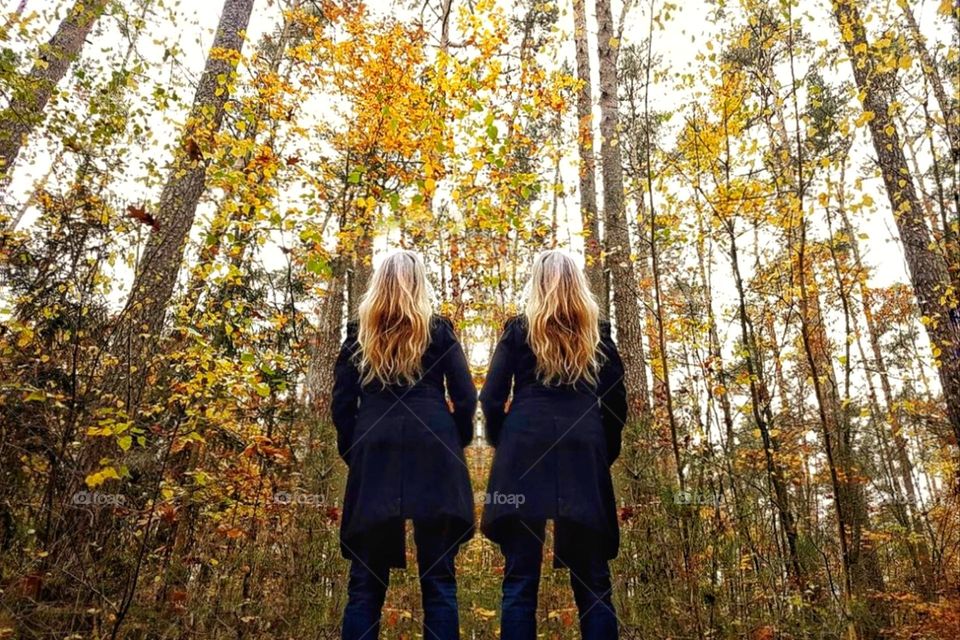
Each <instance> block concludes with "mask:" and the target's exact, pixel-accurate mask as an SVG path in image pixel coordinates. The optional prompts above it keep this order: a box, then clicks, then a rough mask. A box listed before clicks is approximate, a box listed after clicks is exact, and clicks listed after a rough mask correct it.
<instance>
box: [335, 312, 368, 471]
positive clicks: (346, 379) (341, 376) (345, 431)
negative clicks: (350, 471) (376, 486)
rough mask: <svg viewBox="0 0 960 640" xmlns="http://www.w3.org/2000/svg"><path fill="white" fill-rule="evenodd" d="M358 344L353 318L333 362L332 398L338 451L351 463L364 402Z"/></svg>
mask: <svg viewBox="0 0 960 640" xmlns="http://www.w3.org/2000/svg"><path fill="white" fill-rule="evenodd" d="M357 347H358V344H357V325H356V323H354V322H350V323H349V324H347V337H346V339H345V340H344V341H343V345H342V346H341V347H340V353H339V354H338V355H337V361H336V363H335V364H334V366H333V393H332V398H331V401H330V411H331V414H332V418H333V426H334V427H335V428H336V430H337V451H338V452H339V453H340V457H341V458H343V460H344V461H345V462H347V464H349V463H350V460H349V455H348V453H349V451H350V447H351V445H352V443H353V432H354V428H355V427H356V424H357V410H358V409H359V402H360V387H361V384H360V371H359V369H358V368H357V364H356V362H355V360H354V354H355V353H356V350H357Z"/></svg>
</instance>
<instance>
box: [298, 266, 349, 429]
mask: <svg viewBox="0 0 960 640" xmlns="http://www.w3.org/2000/svg"><path fill="white" fill-rule="evenodd" d="M342 260H343V259H342V258H341V257H338V258H336V261H335V262H334V264H333V270H332V271H333V273H332V274H331V276H330V285H329V287H328V288H327V291H326V294H325V295H324V297H323V300H322V301H321V303H320V309H319V310H318V314H317V316H318V319H319V324H318V325H317V329H316V333H315V335H314V337H313V340H312V344H311V348H312V357H311V359H310V368H309V371H308V374H307V384H306V386H307V391H308V393H309V396H310V397H309V401H310V406H311V408H312V410H313V415H314V416H315V418H316V420H315V422H316V424H315V425H314V428H313V431H312V432H311V436H313V435H314V432H315V431H316V429H317V428H318V427H319V426H321V425H322V424H324V423H327V421H329V420H330V399H331V390H332V389H333V364H334V362H335V361H336V359H337V354H338V353H339V350H340V340H341V331H342V328H343V317H344V316H343V310H344V306H343V305H344V288H345V287H344V281H345V279H344V268H343V266H342V265H343V262H342Z"/></svg>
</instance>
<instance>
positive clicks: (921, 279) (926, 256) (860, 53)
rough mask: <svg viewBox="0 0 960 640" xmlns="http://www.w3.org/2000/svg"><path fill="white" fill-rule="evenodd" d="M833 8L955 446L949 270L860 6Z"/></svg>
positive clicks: (956, 376) (959, 342)
mask: <svg viewBox="0 0 960 640" xmlns="http://www.w3.org/2000/svg"><path fill="white" fill-rule="evenodd" d="M833 9H834V15H835V17H836V20H837V24H838V25H839V27H840V33H841V39H842V40H843V43H844V46H845V47H846V49H847V54H848V55H849V56H850V62H851V65H852V67H853V75H854V78H855V79H856V82H857V87H858V88H859V89H860V95H861V97H862V102H863V108H864V111H865V112H869V113H871V114H872V117H871V119H870V122H869V127H870V133H871V134H872V136H873V146H874V150H875V152H876V154H877V159H878V161H879V164H880V170H881V172H882V174H883V181H884V184H885V185H886V189H887V195H888V197H889V199H890V207H891V209H892V210H893V214H894V219H895V220H896V223H897V229H898V230H899V232H900V239H901V241H902V243H903V249H904V253H905V255H906V259H907V266H908V267H909V271H910V280H911V282H912V283H913V289H914V292H915V293H916V296H917V303H918V305H919V307H920V313H921V315H922V316H923V317H924V326H925V327H926V329H927V334H928V336H929V337H930V342H931V343H932V346H933V349H934V353H935V355H936V356H937V363H938V365H937V368H938V371H939V374H940V385H941V388H942V391H943V397H944V400H945V401H946V406H947V417H948V419H949V421H950V424H951V426H952V428H953V432H954V437H955V439H956V443H955V444H956V445H958V446H960V317H958V314H960V310H958V309H957V303H956V295H957V294H956V293H955V292H953V293H951V291H950V276H949V273H948V270H947V265H946V262H945V261H944V258H943V256H942V255H940V254H939V253H937V252H936V250H935V249H934V248H933V247H932V239H931V237H930V230H929V229H928V228H927V225H926V222H925V221H924V219H923V212H922V210H921V207H920V201H919V198H918V197H917V191H916V187H915V186H914V182H913V176H911V175H910V170H909V168H908V166H907V160H906V158H905V157H904V153H903V148H902V146H901V143H900V137H899V133H898V131H897V128H896V126H895V124H894V120H893V117H892V116H891V114H890V111H889V107H890V105H889V104H888V102H887V101H886V99H885V98H884V94H883V89H882V84H883V82H884V78H883V77H882V76H881V74H880V72H879V71H878V70H877V68H876V66H875V64H874V60H873V59H872V58H871V57H870V54H869V45H868V43H867V36H866V31H865V29H864V26H863V21H862V19H861V16H860V10H859V9H858V8H857V5H856V3H855V2H854V1H853V0H833Z"/></svg>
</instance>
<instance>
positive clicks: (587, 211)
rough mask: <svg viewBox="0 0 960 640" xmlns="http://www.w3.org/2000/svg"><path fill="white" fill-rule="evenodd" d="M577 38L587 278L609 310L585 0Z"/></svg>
mask: <svg viewBox="0 0 960 640" xmlns="http://www.w3.org/2000/svg"><path fill="white" fill-rule="evenodd" d="M573 38H574V44H575V45H576V49H577V80H578V81H579V83H580V85H579V88H578V90H577V122H578V125H577V126H578V129H577V153H578V155H579V157H580V219H581V221H582V224H583V247H584V257H585V259H586V272H587V279H588V280H590V288H591V289H593V294H594V295H595V296H596V297H597V301H598V302H599V303H600V307H601V308H602V309H604V310H605V311H606V312H608V313H609V309H610V301H609V298H608V292H607V287H606V282H605V281H604V277H603V257H602V252H601V246H600V220H599V218H598V216H597V168H596V160H595V158H594V155H593V89H592V80H591V78H590V50H589V48H588V42H587V9H586V2H585V0H573Z"/></svg>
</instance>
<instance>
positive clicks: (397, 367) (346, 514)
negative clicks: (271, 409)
mask: <svg viewBox="0 0 960 640" xmlns="http://www.w3.org/2000/svg"><path fill="white" fill-rule="evenodd" d="M445 392H446V393H445ZM446 395H449V400H450V404H449V406H448V403H447V399H446ZM476 404H477V391H476V388H475V387H474V385H473V380H472V378H471V376H470V370H469V368H468V366H467V361H466V358H465V357H464V354H463V349H462V348H461V347H460V343H459V342H458V340H457V338H456V336H455V335H454V331H453V325H452V324H451V323H450V321H449V320H447V319H445V318H441V317H439V316H435V315H433V314H432V313H431V310H430V299H429V285H428V282H427V279H426V273H425V270H424V266H423V262H422V261H421V260H420V258H419V256H417V255H416V254H415V253H413V252H410V251H400V252H397V253H394V254H392V255H390V256H388V257H387V258H386V259H385V261H384V263H383V264H382V265H381V266H380V268H379V269H378V270H377V271H376V273H374V276H373V279H372V281H371V284H370V287H369V289H368V291H367V293H366V294H365V296H364V298H363V301H362V302H361V304H360V308H359V320H358V322H351V323H349V324H348V326H347V338H346V340H345V341H344V343H343V347H342V349H341V351H340V355H339V357H338V359H337V363H336V366H335V370H334V385H333V401H332V411H333V422H334V425H335V427H336V429H337V448H338V450H339V452H340V455H341V457H342V458H343V459H344V460H345V461H346V463H347V465H348V467H349V472H348V475H347V486H346V495H345V497H344V502H343V520H342V523H341V530H340V540H341V549H342V551H343V555H344V556H345V557H347V558H349V559H350V560H352V564H351V567H350V578H349V584H348V586H347V605H346V608H345V610H344V616H343V632H342V635H343V638H344V640H360V639H366V640H375V639H376V638H377V637H378V635H379V627H380V614H381V610H382V608H383V602H384V597H385V595H386V590H387V583H388V582H389V570H390V567H401V566H404V564H405V552H404V525H405V521H406V520H408V519H410V520H413V528H414V542H415V543H416V546H417V565H418V568H419V571H420V587H421V591H422V597H423V611H424V621H423V624H424V634H423V635H424V638H432V639H433V640H452V639H454V638H458V637H459V619H458V610H457V585H456V577H455V574H454V559H455V557H456V555H457V551H458V549H459V546H460V545H461V544H463V543H464V542H466V541H467V540H468V539H469V538H470V537H471V535H472V533H473V493H472V491H471V489H470V478H469V476H468V473H467V466H466V463H465V460H464V455H463V448H464V447H466V446H467V444H469V442H470V439H471V436H472V433H473V427H472V423H473V416H474V413H475V411H476Z"/></svg>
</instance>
